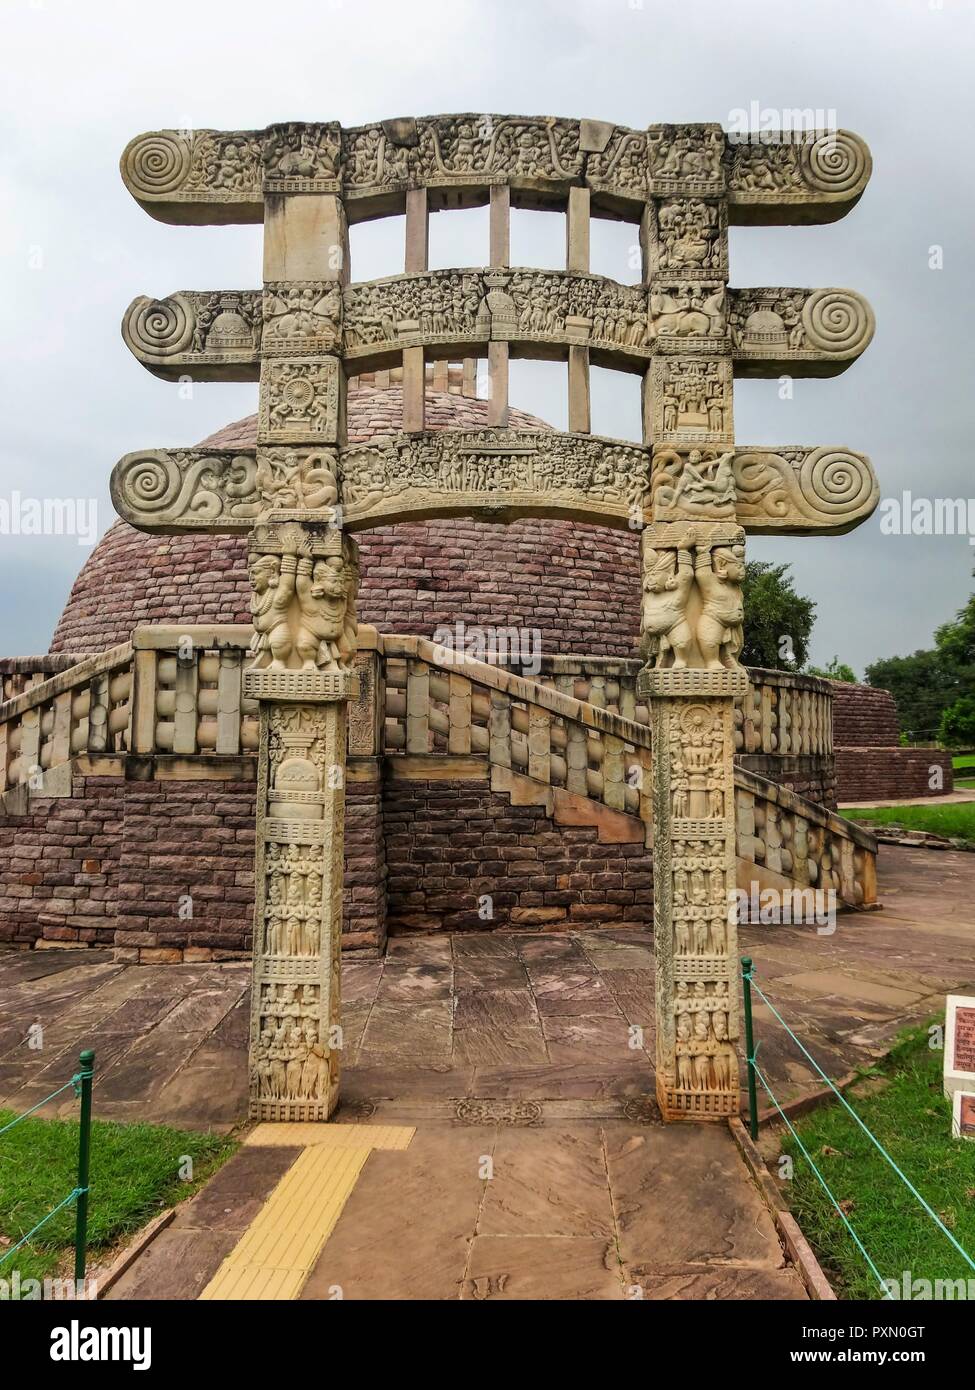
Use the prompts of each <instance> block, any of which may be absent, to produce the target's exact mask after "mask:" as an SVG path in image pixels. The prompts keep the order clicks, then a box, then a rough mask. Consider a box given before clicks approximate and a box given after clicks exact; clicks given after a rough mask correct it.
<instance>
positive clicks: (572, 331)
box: [122, 267, 875, 381]
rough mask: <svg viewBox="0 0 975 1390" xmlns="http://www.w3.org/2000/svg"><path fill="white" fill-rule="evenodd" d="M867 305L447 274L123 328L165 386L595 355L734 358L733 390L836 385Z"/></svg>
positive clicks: (825, 295)
mask: <svg viewBox="0 0 975 1390" xmlns="http://www.w3.org/2000/svg"><path fill="white" fill-rule="evenodd" d="M874 326H875V325H874V316H873V310H872V309H871V308H870V305H869V304H868V303H867V301H866V300H865V299H864V298H863V296H862V295H859V294H857V293H856V291H854V290H846V289H835V288H828V289H817V290H810V289H797V288H773V287H769V288H756V289H744V290H736V289H729V290H727V291H725V290H724V288H723V286H722V285H721V282H720V281H717V280H704V281H694V282H680V281H678V280H675V278H674V276H673V275H667V274H661V276H660V277H659V278H658V279H655V280H654V281H653V282H652V283H651V285H650V286H649V288H646V287H643V286H637V285H623V284H620V283H619V282H617V281H615V280H610V279H607V278H606V277H604V276H599V275H580V274H578V273H575V272H570V271H559V270H531V269H527V268H521V267H515V268H511V269H504V270H500V269H494V270H492V269H481V268H469V269H460V268H458V269H451V270H435V271H424V272H422V273H419V274H403V275H393V276H388V277H386V278H385V279H382V280H370V281H362V282H359V283H356V284H353V285H350V286H348V287H347V288H346V289H345V291H344V293H342V292H340V291H339V290H338V289H337V287H335V286H334V285H329V284H328V283H327V282H324V281H322V282H302V283H301V284H300V285H277V284H274V283H270V284H268V285H266V286H265V288H264V291H263V293H262V292H261V291H259V290H207V291H197V290H180V291H178V292H177V293H175V294H172V295H169V296H167V297H166V298H164V299H150V298H148V297H147V296H144V295H143V296H140V297H139V298H137V299H134V300H133V301H132V303H131V304H130V305H129V307H128V309H127V310H126V312H125V316H124V318H123V320H122V337H123V339H124V340H125V343H126V346H127V347H128V348H129V351H130V352H132V353H133V355H134V356H135V357H136V358H138V360H139V361H140V362H141V363H142V364H143V365H144V366H145V367H146V368H147V369H148V370H149V371H151V372H152V373H153V374H154V375H155V376H159V377H162V378H163V379H164V380H167V381H174V380H179V379H180V378H182V377H186V376H188V377H190V378H191V379H193V380H194V381H257V380H258V379H259V376H260V360H261V357H262V356H264V357H279V358H281V357H295V356H299V355H307V354H309V353H317V352H335V351H336V350H337V349H338V348H339V347H341V355H342V357H343V358H344V360H345V362H346V364H347V371H348V372H349V374H350V375H354V374H355V373H356V372H363V371H380V370H384V369H385V368H388V367H392V366H396V365H398V363H399V359H400V354H401V353H402V352H403V351H404V349H406V348H410V347H422V348H423V349H424V352H425V354H426V356H427V359H428V360H433V359H437V358H441V359H451V358H456V357H458V356H459V357H483V356H486V355H487V350H488V343H489V342H492V341H495V342H496V341H502V342H506V343H507V344H508V347H509V351H510V354H511V356H512V357H520V358H539V359H547V360H555V361H558V360H564V359H565V358H566V356H567V355H568V352H569V350H570V349H571V348H573V347H586V348H588V349H589V351H590V354H591V360H592V361H593V362H594V363H595V365H597V366H601V367H608V368H611V369H613V370H617V371H628V372H632V373H640V372H643V371H645V370H646V367H647V364H648V362H649V361H650V360H651V358H653V357H655V356H678V355H679V356H687V355H694V356H708V357H712V356H725V355H728V354H729V353H730V356H731V359H732V363H733V369H734V375H735V376H737V377H773V376H777V375H779V374H780V373H781V372H789V373H790V374H791V375H793V376H798V377H809V376H833V375H835V374H837V373H838V372H841V371H844V370H845V369H846V367H847V366H848V365H849V364H850V363H851V362H852V361H854V360H855V359H856V358H857V357H859V355H860V353H862V352H863V351H864V349H865V348H866V347H867V346H868V344H869V343H870V340H871V338H872V337H873V332H874Z"/></svg>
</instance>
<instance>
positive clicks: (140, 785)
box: [0, 759, 386, 964]
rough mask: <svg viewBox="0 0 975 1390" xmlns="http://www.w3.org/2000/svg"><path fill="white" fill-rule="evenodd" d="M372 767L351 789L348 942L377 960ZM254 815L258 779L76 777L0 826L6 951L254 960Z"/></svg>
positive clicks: (381, 903) (379, 863)
mask: <svg viewBox="0 0 975 1390" xmlns="http://www.w3.org/2000/svg"><path fill="white" fill-rule="evenodd" d="M120 761H121V760H120ZM237 761H240V760H237ZM245 761H246V760H245ZM250 761H251V762H253V759H251V760H250ZM363 763H364V764H366V765H365V766H362V767H356V768H355V769H354V770H353V776H354V778H355V779H356V780H353V778H352V777H350V780H349V782H348V784H347V787H346V831H345V869H346V872H345V897H344V937H343V939H344V944H345V945H346V946H347V947H348V948H350V949H354V948H366V949H371V950H376V949H381V947H382V945H383V944H384V942H385V873H386V871H385V856H384V851H383V839H382V789H381V781H380V776H379V770H378V764H377V763H376V762H375V760H363ZM131 770H132V769H131V768H130V771H131ZM254 803H255V784H254V780H253V777H251V778H249V779H248V778H246V777H245V778H243V779H239V778H238V779H225V780H206V781H175V780H173V781H170V780H165V779H160V780H151V781H136V780H129V779H127V778H126V777H125V775H124V770H122V771H121V772H120V775H118V776H75V777H74V778H73V779H72V785H71V795H70V796H57V797H56V796H39V795H36V794H35V795H33V796H32V798H31V802H30V808H29V811H28V812H27V813H26V814H24V815H6V816H3V817H2V818H0V865H2V867H0V943H7V944H10V945H13V946H17V947H22V948H26V947H30V946H37V947H39V948H41V949H44V948H47V949H51V948H53V947H57V946H59V945H61V946H63V945H69V946H73V945H84V946H88V945H92V946H94V945H114V946H115V948H116V953H117V956H118V958H119V959H120V960H125V961H139V962H142V963H145V964H153V963H156V964H158V963H169V962H173V963H175V962H178V961H203V960H226V959H234V958H237V957H242V956H247V955H249V954H250V947H251V928H252V918H253V911H254Z"/></svg>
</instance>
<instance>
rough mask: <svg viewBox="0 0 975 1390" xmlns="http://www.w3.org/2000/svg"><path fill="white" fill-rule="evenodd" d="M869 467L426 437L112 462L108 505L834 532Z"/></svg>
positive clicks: (498, 438)
mask: <svg viewBox="0 0 975 1390" xmlns="http://www.w3.org/2000/svg"><path fill="white" fill-rule="evenodd" d="M879 495H880V493H879V487H878V484H877V480H876V477H875V475H874V471H873V468H872V466H871V464H870V460H869V459H868V458H866V457H865V455H863V454H858V453H854V452H853V451H852V450H850V449H843V448H829V447H826V448H808V447H802V446H798V445H789V446H782V447H778V448H748V447H744V448H739V449H734V448H733V447H732V446H731V445H729V446H728V447H727V448H726V449H722V448H721V447H720V445H716V444H714V443H713V442H708V443H703V444H700V445H695V444H689V443H667V444H659V445H657V446H656V448H655V449H654V451H653V454H652V465H651V451H650V450H649V449H647V448H645V447H643V446H641V445H637V444H630V443H627V442H623V441H620V440H613V439H603V438H600V437H598V436H595V435H573V434H561V433H557V432H556V431H544V432H542V431H538V432H529V431H498V430H490V431H487V430H485V431H479V430H469V431H465V430H432V431H428V432H426V433H422V434H397V435H390V436H386V437H383V438H379V439H373V440H370V441H369V442H368V443H364V444H352V445H348V446H346V447H345V448H342V449H338V448H336V447H334V445H325V444H323V445H322V446H315V445H310V444H308V443H307V442H305V443H304V444H295V445H293V446H289V445H282V446H267V447H263V446H262V447H261V448H260V449H242V450H237V451H230V450H221V449H171V450H166V449H154V450H142V451H139V452H136V453H131V454H126V455H125V457H124V458H123V459H121V460H120V461H119V463H118V464H117V465H116V467H115V469H114V471H113V474H112V500H113V502H114V505H115V509H116V511H117V512H118V513H119V515H120V516H122V517H123V518H124V519H125V520H126V521H128V522H130V523H131V524H132V525H133V526H137V527H139V528H140V529H142V530H148V531H158V532H163V533H167V532H168V533H176V532H180V531H184V530H186V531H189V530H195V529H197V528H199V527H200V526H201V525H204V526H206V528H207V530H212V531H225V532H234V531H247V530H249V529H250V528H251V527H252V526H253V525H254V524H255V523H256V522H257V521H260V520H263V519H266V518H267V517H269V516H271V515H272V514H274V513H277V512H282V511H293V510H294V509H304V510H305V511H307V512H309V513H310V514H317V515H318V516H320V517H321V518H322V519H328V518H329V517H332V516H334V514H335V508H336V507H337V506H339V505H341V516H342V521H343V524H344V525H346V526H347V527H348V528H349V529H350V530H362V529H366V528H368V527H370V526H378V525H383V524H385V523H387V522H390V521H392V520H395V519H398V518H408V517H410V516H411V515H412V516H417V515H426V516H431V515H452V514H453V515H468V516H470V515H488V514H493V515H495V516H496V517H497V518H498V519H505V518H507V517H510V516H512V515H530V514H533V513H534V514H546V513H547V514H549V515H558V514H562V515H575V516H578V517H579V518H580V519H584V518H585V517H586V516H588V517H591V518H592V519H593V520H594V521H602V522H605V523H606V524H609V525H615V526H618V527H625V526H628V525H630V524H631V523H632V522H633V519H634V517H636V518H639V517H640V516H642V514H643V511H644V509H645V508H646V507H647V506H649V507H650V508H651V509H652V514H653V515H654V517H655V518H656V519H658V520H662V521H666V520H679V519H681V520H682V519H689V520H714V521H721V520H731V519H734V518H737V520H738V522H739V524H741V525H742V526H744V527H745V529H746V531H749V532H752V533H754V534H764V533H774V532H779V531H785V532H794V533H799V534H801V533H804V532H832V533H839V532H842V531H846V530H849V529H850V528H851V527H853V526H855V525H857V524H858V523H859V522H860V521H862V520H863V519H864V518H865V517H867V516H869V515H870V513H871V512H872V511H873V510H874V508H875V507H876V505H877V502H878V500H879Z"/></svg>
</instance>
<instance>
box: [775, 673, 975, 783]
mask: <svg viewBox="0 0 975 1390" xmlns="http://www.w3.org/2000/svg"><path fill="white" fill-rule="evenodd" d="M831 684H832V687H833V745H834V760H835V764H836V796H837V801H838V802H839V804H840V805H843V804H844V803H849V802H851V801H870V800H876V801H896V800H899V799H901V798H908V797H911V798H913V797H918V798H920V797H925V796H942V795H943V794H944V793H945V792H950V791H951V790H952V787H953V786H954V780H953V779H954V774H953V772H952V767H951V756H950V754H948V753H945V752H944V751H943V750H942V749H940V748H902V747H901V746H900V732H899V729H898V723H897V706H896V705H895V704H894V697H893V695H891V693H890V691H889V690H876V689H874V687H873V686H872V685H854V684H852V683H851V682H848V681H832V682H831ZM938 772H940V775H937V773H938ZM766 775H767V774H766Z"/></svg>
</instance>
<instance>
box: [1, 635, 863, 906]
mask: <svg viewBox="0 0 975 1390" xmlns="http://www.w3.org/2000/svg"><path fill="white" fill-rule="evenodd" d="M249 635H250V634H249V629H247V628H244V627H186V628H183V629H177V628H164V627H148V628H140V629H137V630H136V631H135V632H134V633H133V636H132V640H131V642H129V643H124V644H122V645H120V646H118V647H115V648H112V649H111V650H110V651H108V652H104V653H101V654H99V655H97V656H92V657H86V658H85V659H84V660H82V661H79V662H78V663H77V664H75V665H73V666H70V667H68V668H66V669H63V670H59V671H57V672H56V673H55V674H53V675H51V676H50V677H49V678H47V679H41V680H39V681H37V682H36V683H27V682H26V681H25V683H24V688H22V689H21V690H20V693H17V694H15V695H13V697H12V698H10V699H7V700H6V701H5V702H4V703H3V704H2V705H0V816H3V815H4V814H5V815H8V816H9V815H23V814H25V813H26V812H27V810H28V807H29V805H30V801H31V798H32V797H34V796H44V797H51V796H59V795H63V796H69V795H71V788H72V777H73V775H75V774H77V773H79V772H80V773H82V774H83V775H85V776H88V777H91V776H98V775H99V774H100V773H104V774H105V775H109V774H111V773H115V774H116V775H124V776H125V777H137V778H142V779H145V778H152V777H158V776H166V777H176V776H179V775H180V772H181V770H182V772H183V773H184V774H185V775H187V776H189V777H201V776H207V777H217V776H219V775H220V768H221V767H225V766H229V767H231V768H233V769H237V775H240V774H239V768H240V766H241V764H242V762H244V761H247V760H250V759H252V758H253V754H254V753H255V751H256V748H257V740H258V711H257V707H256V705H255V704H254V702H252V701H248V700H246V699H245V698H244V696H243V694H242V682H241V677H242V672H243V668H244V665H245V661H246V648H247V643H248V641H249ZM361 636H362V638H363V641H362V643H361V650H360V653H359V658H358V665H359V670H360V686H361V690H362V693H361V694H360V697H359V701H358V702H356V704H354V705H353V707H352V708H351V710H350V739H349V753H350V758H351V759H352V760H353V762H354V761H355V759H357V758H365V759H379V760H384V761H385V762H386V763H388V764H394V765H396V766H397V767H398V768H407V767H408V768H412V770H413V772H414V773H415V775H417V776H420V775H423V773H424V772H425V771H432V770H433V769H434V767H436V769H437V772H436V775H440V776H443V775H448V774H450V773H454V774H456V775H458V776H461V777H463V776H464V775H465V770H466V774H467V775H471V776H475V777H476V778H477V779H478V780H481V781H483V780H485V773H486V774H487V775H486V780H487V781H488V783H489V785H490V788H491V790H492V791H495V792H500V793H504V794H505V795H506V796H507V797H508V798H509V800H510V801H511V803H512V804H514V805H521V806H527V805H535V806H541V807H542V808H544V811H545V813H546V815H547V816H548V817H549V818H550V819H551V820H552V821H553V822H554V824H556V825H559V826H591V827H595V829H596V831H597V836H598V839H599V840H600V841H601V842H602V843H615V844H622V843H635V844H639V843H642V844H644V845H647V846H650V845H651V844H652V823H651V814H650V796H649V791H650V729H649V727H648V725H647V724H646V723H642V722H640V721H639V720H638V719H636V718H633V717H627V716H624V715H623V714H620V713H618V712H616V711H615V710H612V709H608V708H605V707H603V706H600V705H597V704H594V703H592V702H590V701H588V700H580V699H577V698H575V696H573V695H571V694H568V693H566V692H565V690H560V689H558V688H556V686H555V685H554V684H551V683H545V682H544V681H543V680H537V679H530V678H528V677H525V676H521V675H516V674H513V673H512V672H510V671H508V670H505V669H503V668H500V667H497V666H492V665H489V664H487V663H484V662H480V661H474V660H470V659H466V658H465V659H463V660H462V661H460V660H458V659H456V658H454V657H453V654H452V653H451V652H449V651H446V650H445V649H444V648H442V647H438V646H436V645H435V644H434V643H432V642H430V641H427V640H426V639H424V638H421V637H415V636H388V635H379V634H378V633H376V632H375V631H374V630H373V629H363V631H362V634H361ZM187 638H189V639H190V644H189V645H190V646H191V648H192V654H191V655H190V656H189V657H188V658H185V659H184V658H183V657H182V656H181V650H184V649H185V648H186V645H187V644H186V639H187ZM181 643H182V644H183V647H182V648H181V645H180V644H181ZM635 712H636V711H634V713H635ZM817 719H818V720H819V722H820V723H821V716H819V715H817ZM120 769H123V771H122V773H121V774H120ZM227 775H232V774H231V773H228V774H227ZM735 785H736V799H737V826H738V863H739V884H740V886H742V887H745V888H748V887H750V886H751V885H757V886H758V887H759V889H762V888H777V889H780V890H781V889H786V888H819V889H829V888H832V889H834V890H835V892H836V894H837V898H838V899H839V900H840V901H841V902H842V903H844V904H845V905H847V906H849V907H870V906H873V905H874V904H875V902H876V841H875V839H874V838H873V836H872V835H870V834H869V833H868V832H866V831H865V830H863V829H862V828H861V827H859V826H857V825H854V824H852V823H851V822H849V821H846V820H844V819H843V818H842V817H841V816H838V815H836V814H835V813H834V812H832V811H830V810H828V809H826V808H824V807H822V806H820V805H818V804H816V803H815V802H812V801H809V800H806V799H805V798H803V797H801V796H798V795H797V794H796V793H794V792H792V791H790V790H788V789H787V788H786V787H784V786H781V785H779V784H777V783H775V782H773V781H770V780H768V779H767V778H764V777H761V776H759V775H757V774H756V773H755V772H752V771H749V770H746V769H745V768H744V767H737V768H736V773H735Z"/></svg>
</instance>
